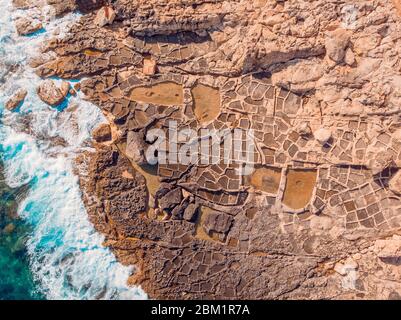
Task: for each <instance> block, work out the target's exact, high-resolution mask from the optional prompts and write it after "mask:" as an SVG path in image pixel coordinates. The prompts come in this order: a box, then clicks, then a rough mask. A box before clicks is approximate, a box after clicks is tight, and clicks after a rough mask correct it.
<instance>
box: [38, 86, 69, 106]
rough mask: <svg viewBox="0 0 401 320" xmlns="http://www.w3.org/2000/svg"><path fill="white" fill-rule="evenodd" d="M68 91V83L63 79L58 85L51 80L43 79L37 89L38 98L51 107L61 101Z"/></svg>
mask: <svg viewBox="0 0 401 320" xmlns="http://www.w3.org/2000/svg"><path fill="white" fill-rule="evenodd" d="M69 91H70V84H69V83H68V82H67V81H63V82H62V83H61V86H60V87H58V86H57V84H56V82H55V81H53V80H45V81H43V82H42V83H41V84H40V85H39V87H38V89H37V93H38V96H39V98H40V99H41V100H42V101H43V102H45V103H47V104H48V105H50V106H52V107H56V106H58V105H59V104H60V103H62V102H63V101H64V99H65V98H66V97H67V95H68V93H69Z"/></svg>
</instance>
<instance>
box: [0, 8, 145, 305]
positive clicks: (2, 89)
mask: <svg viewBox="0 0 401 320" xmlns="http://www.w3.org/2000/svg"><path fill="white" fill-rule="evenodd" d="M10 2H11V1H8V0H0V10H1V12H2V15H1V17H0V78H1V77H2V76H4V74H5V73H6V70H7V67H8V66H10V65H13V64H14V65H19V68H18V69H17V71H15V72H14V73H12V74H11V73H10V74H9V75H8V76H7V77H5V78H4V79H5V82H3V83H1V82H0V121H1V122H2V123H0V156H1V158H2V159H3V161H4V165H5V176H6V181H7V183H8V184H9V185H10V186H12V187H18V186H22V185H24V184H27V183H29V185H30V191H29V193H28V196H27V197H26V199H25V200H23V201H22V202H21V204H20V207H19V215H20V216H21V217H22V218H23V219H25V220H26V221H28V222H29V223H30V224H31V225H32V226H33V232H32V234H31V235H30V237H29V240H28V242H27V249H28V253H29V256H30V264H31V268H32V272H33V274H34V277H35V279H36V280H37V281H38V283H39V285H40V290H41V291H42V292H43V293H44V294H45V295H46V297H47V298H49V299H100V298H103V299H144V298H146V294H145V293H144V292H143V291H142V290H141V289H140V288H135V287H128V286H127V284H126V282H127V279H128V277H129V275H130V274H131V273H132V271H133V270H132V268H130V267H126V266H123V265H121V264H120V263H118V262H117V261H116V259H115V257H114V255H113V254H112V253H111V252H110V251H109V250H108V249H107V248H105V247H103V246H102V242H103V240H104V238H103V237H102V236H101V235H99V234H98V233H96V232H95V230H94V228H93V226H92V225H91V224H90V222H89V221H88V218H87V214H86V212H85V208H84V206H83V203H82V199H81V193H80V190H79V187H78V181H77V177H76V176H74V174H73V173H72V161H73V159H74V157H75V154H76V153H77V152H79V151H80V150H81V149H82V145H83V143H84V142H85V140H87V139H88V138H89V137H90V133H91V131H92V130H93V128H94V127H95V126H96V125H98V124H99V123H101V122H103V121H105V119H104V118H103V116H102V114H101V113H100V111H99V110H98V108H96V107H95V106H93V105H92V104H90V103H88V102H84V101H82V99H81V98H80V97H79V96H78V97H72V98H71V99H70V101H69V104H76V105H77V108H76V110H75V111H72V112H70V111H68V109H67V110H64V111H62V112H58V111H57V110H55V109H52V108H50V107H49V106H47V105H45V104H44V103H43V102H41V101H40V99H39V98H38V97H37V95H36V93H35V91H36V87H37V85H38V83H39V81H40V79H39V78H38V77H37V76H36V75H35V74H34V73H33V71H32V70H31V69H30V68H29V67H28V66H27V65H26V61H27V59H28V58H29V57H30V56H31V55H33V54H34V52H35V51H36V50H37V48H38V46H39V44H40V43H41V42H42V41H43V39H44V38H46V37H48V36H49V35H51V34H52V31H53V30H55V28H57V27H59V28H60V30H66V26H67V25H68V23H71V22H72V21H74V20H76V19H77V18H78V17H79V16H78V14H70V15H68V16H66V17H65V18H63V19H60V20H54V21H50V22H49V23H48V24H47V25H45V29H46V32H44V33H40V34H38V35H35V36H32V37H19V36H17V35H16V32H15V29H14V26H13V23H12V19H13V16H15V15H18V14H20V13H19V12H16V11H14V10H13V9H12V7H11V3H10ZM18 87H23V88H25V89H27V90H28V96H27V98H26V100H25V102H24V104H23V106H22V107H21V108H20V110H19V111H18V112H9V111H7V110H5V109H4V103H5V101H6V99H7V98H8V97H9V96H10V95H11V94H12V93H13V92H14V91H15V89H16V88H18ZM27 118H29V119H30V120H29V126H30V127H29V129H30V134H27V133H22V132H20V131H19V130H18V129H16V128H17V127H18V124H20V123H21V122H22V121H24V119H27ZM55 137H62V138H63V139H64V140H65V141H66V142H67V146H65V145H56V146H54V145H52V144H51V143H49V141H51V140H52V139H53V138H55ZM55 155H56V156H55Z"/></svg>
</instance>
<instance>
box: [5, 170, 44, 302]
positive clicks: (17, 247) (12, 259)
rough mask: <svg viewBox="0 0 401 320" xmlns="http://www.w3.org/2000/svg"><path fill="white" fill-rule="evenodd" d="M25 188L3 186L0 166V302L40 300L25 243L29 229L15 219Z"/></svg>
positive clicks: (21, 221) (24, 223)
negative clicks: (0, 300)
mask: <svg viewBox="0 0 401 320" xmlns="http://www.w3.org/2000/svg"><path fill="white" fill-rule="evenodd" d="M26 192H27V188H26V187H22V188H18V189H12V188H10V187H8V186H7V185H6V184H5V183H4V176H3V172H2V165H1V164H0V270H2V272H0V299H2V300H9V299H12V300H16V299H17V300H28V299H34V300H37V299H43V298H44V297H43V295H41V294H40V292H38V290H37V287H36V285H35V282H34V280H33V275H32V273H31V270H30V268H29V257H28V253H27V249H26V246H25V241H26V240H27V237H28V235H29V233H30V232H31V228H30V226H29V225H28V224H27V223H26V222H25V221H24V220H22V219H19V218H18V215H17V210H18V200H19V199H21V198H22V197H24V195H25V194H26Z"/></svg>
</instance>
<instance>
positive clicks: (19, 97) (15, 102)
mask: <svg viewBox="0 0 401 320" xmlns="http://www.w3.org/2000/svg"><path fill="white" fill-rule="evenodd" d="M27 94H28V92H27V91H26V90H25V89H22V88H20V89H18V90H17V91H16V92H15V93H14V95H13V96H12V97H11V98H10V99H9V100H8V101H7V102H6V108H7V109H8V110H10V111H14V110H15V109H16V108H17V107H18V106H20V105H21V104H22V102H23V101H24V99H25V97H26V95H27Z"/></svg>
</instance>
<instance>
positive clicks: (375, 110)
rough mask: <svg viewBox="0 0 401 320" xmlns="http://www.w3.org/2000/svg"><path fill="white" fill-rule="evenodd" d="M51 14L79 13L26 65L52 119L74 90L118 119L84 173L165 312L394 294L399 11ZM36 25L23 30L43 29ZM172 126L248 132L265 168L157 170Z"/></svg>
mask: <svg viewBox="0 0 401 320" xmlns="http://www.w3.org/2000/svg"><path fill="white" fill-rule="evenodd" d="M33 2H34V1H32V3H31V1H29V0H13V4H14V6H15V7H17V8H20V9H21V8H22V9H23V8H28V7H30V6H31V5H34V4H33ZM48 4H49V5H51V6H52V7H53V8H54V12H55V16H56V17H58V16H61V15H63V14H66V13H67V12H70V11H73V10H78V11H80V12H81V13H82V17H81V19H80V20H79V21H78V22H77V23H76V24H75V25H73V26H72V27H71V29H70V30H68V34H67V35H66V36H65V37H64V38H62V39H58V38H54V39H53V40H51V41H49V42H47V43H44V44H43V48H42V52H41V55H40V56H39V57H37V58H35V59H33V60H32V61H31V63H30V64H31V66H32V67H34V68H35V70H36V73H37V74H38V75H39V76H40V77H42V78H43V79H44V80H43V82H42V83H41V84H40V85H39V86H38V92H37V93H38V95H39V96H40V98H41V99H42V100H43V101H44V102H46V103H48V104H49V105H50V106H53V107H57V106H58V105H59V104H60V103H62V102H63V100H65V99H66V98H67V97H68V95H73V94H76V93H77V92H78V91H81V92H82V93H83V94H84V95H85V97H86V99H87V100H88V101H90V102H92V103H94V104H95V105H97V106H98V107H99V108H100V109H101V110H102V112H103V113H104V115H105V116H106V117H107V119H108V120H109V124H108V125H102V126H101V127H99V128H98V129H97V130H95V132H94V134H93V147H94V149H95V150H96V151H95V152H90V151H87V152H84V153H82V154H80V155H79V156H78V158H77V160H76V169H77V173H78V174H79V177H80V185H81V188H82V194H83V200H84V203H85V206H86V209H87V212H88V215H89V218H90V220H91V222H92V223H93V225H94V226H95V228H96V230H97V231H98V232H100V233H102V234H104V235H105V237H106V240H105V243H104V245H105V246H107V247H109V248H110V249H111V250H112V251H113V253H114V254H115V255H116V257H117V258H118V260H119V261H121V262H122V263H123V264H126V265H134V266H135V268H136V271H135V273H134V274H133V275H132V276H131V277H130V279H129V283H130V284H131V285H140V286H141V287H142V288H143V289H144V290H145V291H146V293H147V294H148V295H149V296H150V297H151V298H158V299H374V298H379V299H397V298H400V296H401V280H400V271H399V270H398V265H399V261H400V258H401V255H400V252H399V249H398V248H399V246H400V245H401V196H400V195H401V186H400V182H399V180H400V178H401V177H400V173H399V172H398V170H399V167H400V163H401V162H400V161H401V125H400V124H399V123H400V113H401V109H400V106H399V105H400V101H401V100H400V97H401V81H400V80H401V60H400V57H401V52H400V49H399V48H401V46H400V42H401V38H400V37H399V32H400V29H401V9H400V8H401V2H400V1H398V0H393V1H384V0H374V1H364V0H361V1H352V2H351V1H345V2H340V1H337V0H329V1H318V0H317V1H298V0H287V1H279V0H257V1H255V0H213V1H210V0H208V1H205V0H186V1H184V0H174V1H173V0H166V1H164V0H147V1H142V0H139V1H130V0H116V1H110V2H108V1H100V0H91V1H78V0H77V1H73V0H68V1H67V0H64V1H58V0H51V1H48ZM26 19H27V20H26V21H24V22H19V23H18V24H17V28H18V29H19V33H21V34H29V33H31V32H35V31H37V30H38V29H39V27H35V26H37V23H38V22H35V21H36V20H35V19H37V17H35V18H34V17H32V21H29V19H31V18H30V17H26ZM16 23H17V22H16ZM35 23H36V24H35ZM34 27H35V28H34ZM24 28H25V31H24V30H23V29H24ZM54 77H58V78H61V79H64V80H76V79H79V80H81V79H82V80H81V81H80V82H79V84H77V85H75V86H74V88H71V87H70V85H69V83H68V82H64V83H63V84H61V87H57V85H56V84H55V83H54V82H52V81H53V80H50V79H47V78H54ZM45 79H47V80H45ZM21 90H22V91H20V92H19V94H17V95H16V96H15V97H13V99H12V100H10V108H9V109H10V110H14V109H15V108H17V106H18V105H19V104H20V103H23V99H24V97H25V95H26V93H25V95H24V91H23V89H21ZM205 110H206V111H205ZM61 112H63V111H61ZM171 121H174V122H175V123H177V125H178V129H192V130H195V131H197V132H198V131H200V130H201V129H204V128H208V129H211V130H212V129H213V130H222V129H226V130H228V131H230V130H233V129H234V128H241V129H243V130H251V129H252V130H253V132H254V134H255V141H256V151H255V154H254V158H253V162H252V164H253V165H254V166H255V172H254V173H253V174H251V175H250V176H241V177H238V176H237V175H235V170H236V169H237V167H236V165H231V164H228V165H221V164H210V165H198V164H191V165H181V164H174V165H172V164H171V165H170V164H159V165H158V166H150V165H148V164H146V161H145V160H144V151H145V150H146V149H147V148H149V147H150V146H151V145H152V144H153V143H154V141H150V140H149V139H147V138H146V137H147V133H148V132H149V131H150V130H152V129H158V130H161V131H167V128H168V126H169V125H170V122H171Z"/></svg>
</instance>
